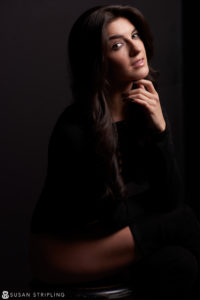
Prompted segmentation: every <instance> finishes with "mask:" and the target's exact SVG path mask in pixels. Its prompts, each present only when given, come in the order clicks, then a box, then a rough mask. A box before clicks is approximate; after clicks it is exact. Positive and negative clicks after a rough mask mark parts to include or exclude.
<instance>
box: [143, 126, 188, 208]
mask: <svg viewBox="0 0 200 300" xmlns="http://www.w3.org/2000/svg"><path fill="white" fill-rule="evenodd" d="M146 155H147V156H146V162H147V164H148V170H149V171H148V172H149V174H148V177H149V181H150V186H151V190H152V196H153V197H154V200H155V199H156V201H155V207H154V209H155V211H157V210H161V211H169V210H172V209H174V208H176V207H177V206H179V205H180V204H181V203H182V202H183V186H182V179H181V173H180V170H179V168H178V164H177V160H176V154H175V150H174V145H173V140H172V136H171V131H170V125H169V122H168V121H167V126H166V129H165V131H163V132H162V133H157V134H154V135H152V136H151V138H150V139H149V141H148V145H147V149H146Z"/></svg>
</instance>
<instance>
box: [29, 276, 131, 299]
mask: <svg viewBox="0 0 200 300" xmlns="http://www.w3.org/2000/svg"><path fill="white" fill-rule="evenodd" d="M29 287H30V289H31V291H33V292H34V291H41V292H56V291H57V292H62V294H64V297H62V299H67V300H68V299H69V300H73V299H74V300H76V299H77V300H78V299H84V300H91V299H94V300H98V299H99V300H100V299H121V300H135V291H134V289H133V288H131V287H130V286H128V285H126V284H125V283H114V284H112V283H108V284H107V283H106V284H102V285H97V286H95V285H89V286H79V287H78V286H65V285H59V286H58V285H56V286H54V285H51V284H46V283H43V282H40V281H38V280H32V281H31V282H30V284H29ZM55 299H56V298H55ZM60 299H61V298H60Z"/></svg>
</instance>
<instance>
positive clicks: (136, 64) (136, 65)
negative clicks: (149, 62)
mask: <svg viewBox="0 0 200 300" xmlns="http://www.w3.org/2000/svg"><path fill="white" fill-rule="evenodd" d="M131 65H132V66H133V67H134V68H140V67H143V66H144V58H141V59H138V60H137V61H136V62H134V63H132V64H131Z"/></svg>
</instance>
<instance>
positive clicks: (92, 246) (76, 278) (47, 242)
mask: <svg viewBox="0 0 200 300" xmlns="http://www.w3.org/2000/svg"><path fill="white" fill-rule="evenodd" d="M139 258H140V256H139V254H138V251H137V249H136V245H135V241H134V238H133V235H132V233H131V231H130V229H129V227H128V226H127V227H125V228H123V229H122V230H120V231H118V232H116V233H114V234H112V235H110V236H107V237H104V238H101V239H96V240H81V241H80V240H79V241H70V242H67V241H62V240H58V239H55V238H52V237H44V236H43V237H42V236H39V235H32V236H31V242H30V259H31V265H32V269H33V273H34V274H35V276H36V277H37V278H39V279H40V280H42V281H47V282H58V283H73V282H84V281H90V280H98V279H100V278H103V277H105V276H109V275H111V274H113V273H116V272H117V271H120V270H121V269H123V268H125V267H127V266H128V265H130V264H131V263H133V262H134V261H136V260H138V259H139Z"/></svg>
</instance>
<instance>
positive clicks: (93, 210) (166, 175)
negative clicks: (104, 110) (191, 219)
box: [31, 104, 181, 239]
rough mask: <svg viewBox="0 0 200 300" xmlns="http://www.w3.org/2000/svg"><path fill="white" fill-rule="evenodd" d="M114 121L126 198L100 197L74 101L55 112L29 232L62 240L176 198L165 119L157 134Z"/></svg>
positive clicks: (103, 230) (130, 221)
mask: <svg viewBox="0 0 200 300" xmlns="http://www.w3.org/2000/svg"><path fill="white" fill-rule="evenodd" d="M113 126H116V128H117V132H118V142H119V149H120V153H121V158H120V160H121V161H122V177H123V180H124V182H125V184H126V188H127V195H128V196H127V198H126V199H122V200H121V201H120V200H119V201H116V202H113V201H111V199H110V198H109V197H107V198H106V197H105V196H103V194H104V183H103V182H102V180H101V175H100V174H99V169H98V163H97V161H96V156H95V151H94V143H93V138H92V135H91V132H90V131H91V130H90V122H89V121H88V118H87V117H86V115H85V114H84V113H83V111H82V109H81V108H80V107H79V106H78V105H77V104H72V105H70V106H69V107H68V108H67V109H66V110H65V111H64V112H63V113H62V115H61V116H60V117H59V119H58V121H57V123H56V126H55V128H54V130H53V133H52V136H51V139H50V143H49V152H48V169H47V176H46V180H45V184H44V188H43V190H42V193H41V197H40V199H39V201H38V202H37V204H36V207H35V210H34V213H33V217H32V222H31V231H32V232H34V233H49V234H52V235H56V236H62V237H64V238H66V239H70V238H74V237H75V238H76V237H77V236H81V237H83V236H84V235H85V236H95V237H100V236H101V235H105V234H109V233H112V232H115V231H117V230H119V229H121V228H123V227H125V226H127V225H129V226H134V223H135V222H137V220H139V219H141V218H145V217H146V216H149V215H153V214H156V213H162V212H166V211H171V210H173V209H174V208H176V207H177V206H178V205H179V203H180V202H181V188H180V176H179V171H178V169H177V164H176V159H175V154H174V149H173V143H172V138H171V133H170V129H169V123H168V122H167V127H166V130H165V131H164V132H162V133H155V132H151V131H149V133H148V134H147V135H146V137H145V138H141V136H140V135H139V134H138V132H140V130H139V128H140V127H139V126H140V124H139V123H138V119H137V123H136V122H135V123H134V122H130V121H128V120H124V121H120V122H117V123H115V124H113Z"/></svg>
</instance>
